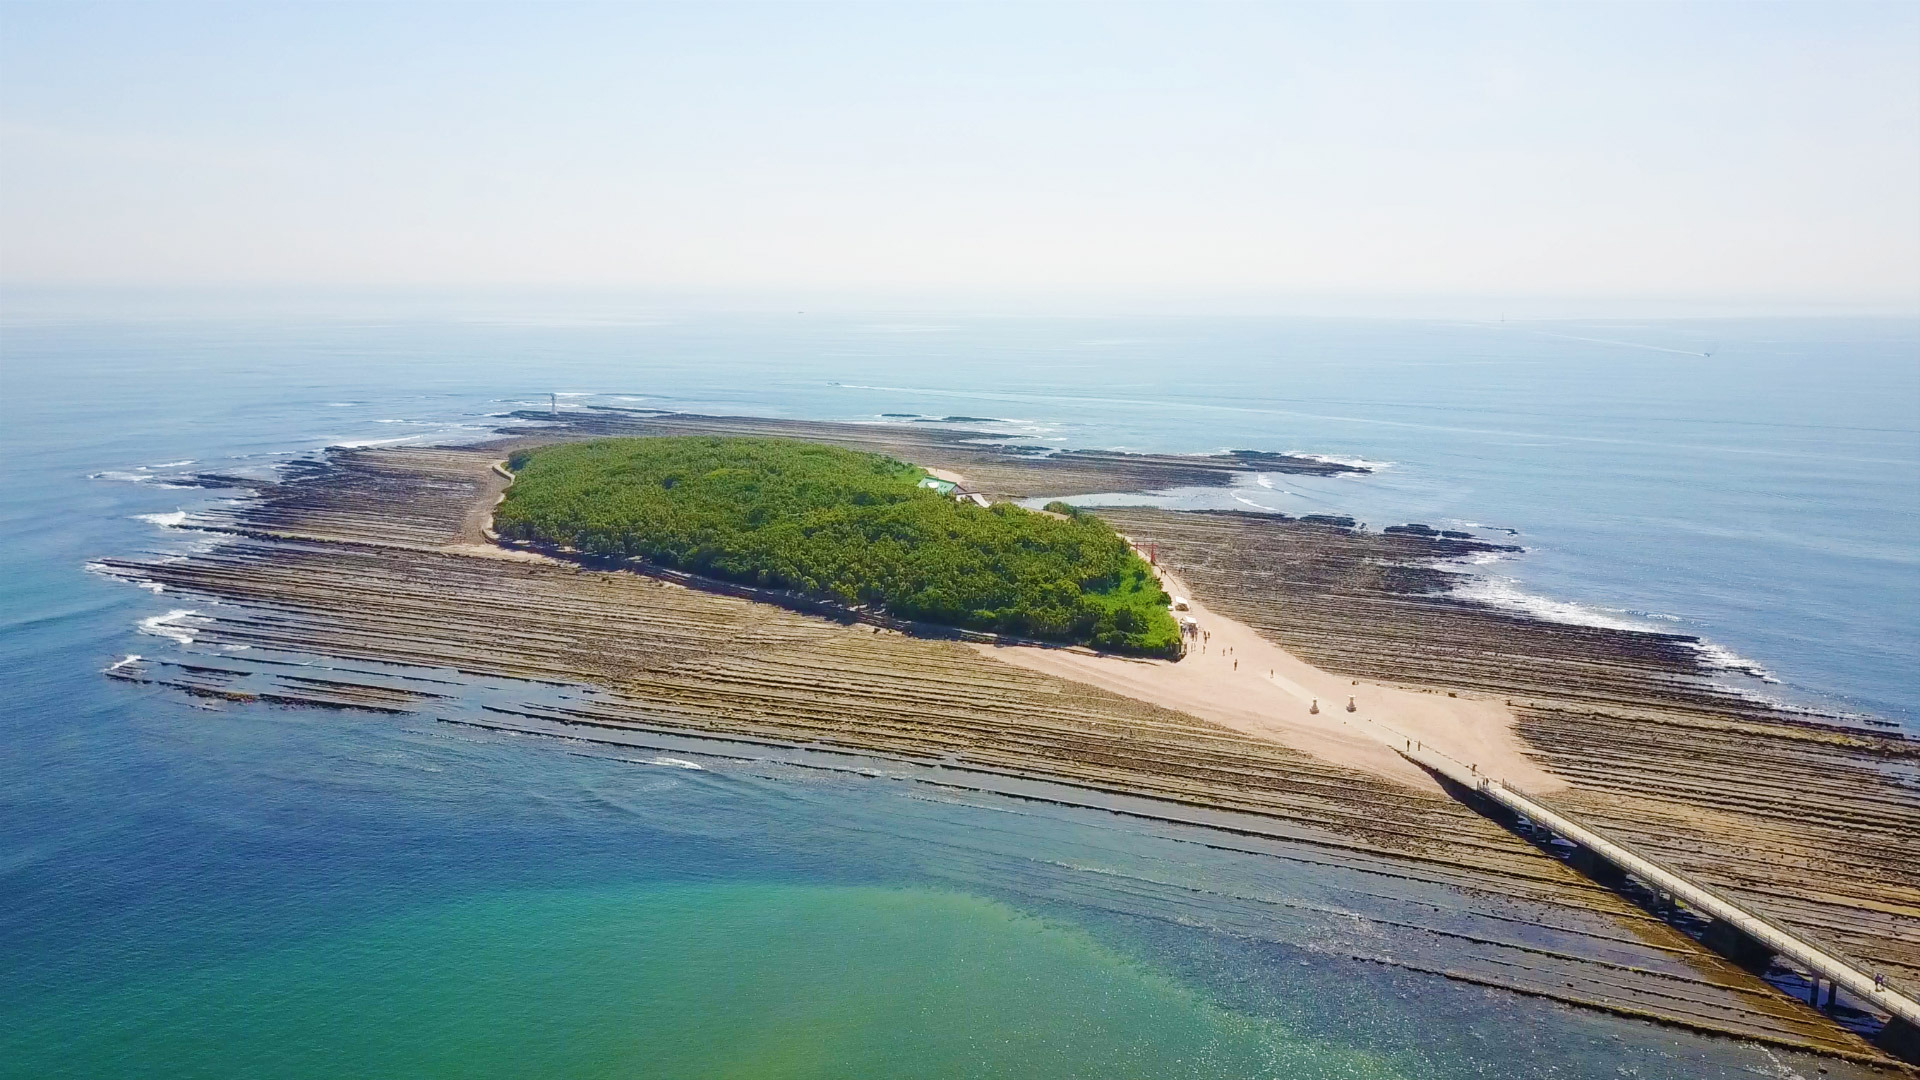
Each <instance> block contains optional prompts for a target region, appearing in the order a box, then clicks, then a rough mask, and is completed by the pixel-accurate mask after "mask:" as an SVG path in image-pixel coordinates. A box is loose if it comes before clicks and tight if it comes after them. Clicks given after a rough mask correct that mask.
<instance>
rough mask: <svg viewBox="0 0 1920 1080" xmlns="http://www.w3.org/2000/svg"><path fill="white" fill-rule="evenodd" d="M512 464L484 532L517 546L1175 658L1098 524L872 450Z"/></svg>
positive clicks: (1152, 584)
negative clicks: (937, 475)
mask: <svg viewBox="0 0 1920 1080" xmlns="http://www.w3.org/2000/svg"><path fill="white" fill-rule="evenodd" d="M511 464H512V466H513V468H514V470H515V474H516V477H515V480H514V484H513V486H512V487H511V488H509V489H508V492H507V499H506V501H505V502H503V503H502V504H501V505H500V508H499V510H498V511H497V512H496V513H495V516H494V525H495V528H496V529H497V530H498V531H499V532H500V534H501V535H502V536H506V537H509V538H512V539H517V540H535V541H544V542H548V543H555V544H560V545H564V546H568V547H572V548H574V549H576V550H579V551H583V552H589V553H593V554H599V555H622V556H638V557H642V558H645V559H648V560H650V561H653V562H656V563H659V564H662V565H666V566H672V567H676V568H678V569H682V570H689V571H693V572H695V573H700V574H707V575H711V576H713V577H718V578H724V579H727V580H731V581H738V582H745V583H749V584H756V585H767V586H772V587H775V588H785V589H794V590H798V591H801V592H805V593H809V594H813V595H816V596H824V597H831V598H833V599H837V600H839V601H841V602H844V603H847V604H855V605H865V606H869V607H872V608H875V609H878V610H884V611H886V612H888V613H891V614H894V615H898V616H902V617H905V618H910V619H922V620H926V621H930V622H939V623H945V624H948V625H952V626H963V627H969V628H972V629H978V630H991V631H998V632H1001V633H1008V634H1016V635H1020V636H1025V637H1036V638H1044V639H1048V640H1054V641H1071V642H1081V643H1085V644H1089V645H1093V646H1095V647H1096V648H1102V649H1111V650H1114V651H1119V652H1129V653H1137V654H1149V655H1162V656H1174V655H1178V653H1179V648H1180V634H1179V628H1178V627H1177V626H1176V625H1175V624H1174V622H1173V618H1172V616H1171V615H1170V614H1169V613H1168V611H1167V607H1166V605H1167V602H1168V598H1167V595H1166V593H1165V592H1163V591H1162V590H1161V589H1160V586H1159V582H1158V581H1156V580H1155V578H1154V577H1153V573H1152V571H1151V570H1150V569H1149V568H1148V567H1147V565H1146V563H1145V562H1144V561H1143V560H1142V559H1141V558H1140V557H1139V556H1138V555H1136V554H1134V553H1133V551H1132V550H1131V549H1129V548H1128V547H1127V544H1126V542H1125V541H1123V540H1121V539H1120V537H1119V536H1117V535H1116V534H1115V533H1114V531H1113V529H1112V528H1111V527H1109V526H1108V525H1107V524H1106V523H1105V522H1103V521H1101V520H1100V519H1099V518H1097V517H1094V516H1092V515H1089V514H1076V515H1074V516H1071V517H1069V518H1067V519H1065V520H1062V519H1060V518H1056V517H1050V516H1048V515H1045V514H1037V513H1033V512H1031V511H1028V510H1024V509H1021V508H1020V507H1017V506H1013V505H1010V504H1005V503H1001V504H996V505H994V506H992V507H981V506H976V505H974V504H973V503H971V502H958V501H955V500H954V499H952V498H950V497H948V496H943V495H941V494H939V493H937V492H935V491H932V490H929V489H926V488H923V487H920V486H919V483H920V481H921V480H923V479H925V478H926V473H924V472H923V471H921V470H920V469H918V468H915V467H914V466H912V465H908V464H905V463H904V462H900V461H895V460H893V459H891V458H887V457H882V456H880V455H878V454H863V453H858V452H855V451H852V450H843V449H840V448H838V447H832V446H822V445H820V444H817V443H807V442H798V441H794V440H789V439H759V438H715V437H686V438H652V439H605V440H600V441H596V442H587V443H568V444H562V445H559V446H552V447H546V448H542V449H539V450H534V451H530V452H523V453H521V454H517V455H515V456H514V458H513V460H512V462H511Z"/></svg>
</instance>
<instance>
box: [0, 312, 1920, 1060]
mask: <svg viewBox="0 0 1920 1080" xmlns="http://www.w3.org/2000/svg"><path fill="white" fill-rule="evenodd" d="M1554 335H1558V336H1554ZM1917 337H1920V335H1916V332H1915V328H1914V326H1913V325H1912V324H1894V323H1791V324H1788V323H1779V324H1771V323H1766V324H1755V323H1749V324H1737V325H1736V324H1717V325H1706V324H1697V323H1690V324H1664V325H1659V326H1646V327H1620V326H1613V327H1566V326H1558V327H1553V328H1549V329H1548V331H1547V332H1540V331H1539V330H1538V328H1536V329H1535V330H1528V331H1525V332H1524V333H1522V332H1520V331H1516V330H1514V329H1512V328H1498V327H1493V328H1489V327H1459V326H1448V325H1437V324H1330V323H1281V324H1260V323H1248V322H1236V323H1218V322H1210V323H1196V322H1189V323H1177V322H1170V321H1165V320H1161V321H1132V322H1126V321H1113V320H1108V321H1100V322H1095V321H1088V320H1053V321H1045V320H971V321H967V320H951V319H948V320H945V321H940V320H930V319H901V318H899V317H897V316H889V317H887V318H886V319H840V320H838V321H831V322H829V321H825V320H822V321H818V322H811V323H801V322H796V321H794V320H778V319H769V318H761V319H727V318H720V317H717V316H705V317H701V318H687V319H673V320H663V321H657V322H652V323H644V324H634V323H613V324H608V323H598V322H587V321H579V320H575V321H570V322H564V323H555V322H553V321H546V322H537V323H528V322H513V323H506V322H494V323H487V322H481V321H475V320H467V321H438V322H429V321H420V320H415V321H390V322H384V323H370V322H346V321H338V320H334V321H324V322H322V321H307V322H304V323H303V322H290V321H284V320H283V321H269V320H254V321H225V322H208V321H194V320H184V319H182V320H171V321H154V322H146V323H125V322H123V323H102V322H92V323H83V324H75V323H49V322H38V323H24V322H16V323H15V324H13V325H9V326H7V327H6V328H5V332H4V336H3V337H0V359H3V360H4V365H5V385H6V390H7V399H8V406H9V410H10V412H9V420H8V423H7V424H6V426H5V429H4V431H3V432H0V437H3V438H4V440H5V449H6V453H7V456H8V461H9V468H10V474H9V475H10V483H9V484H8V485H7V486H6V487H5V488H4V489H0V535H4V536H5V537H6V540H5V544H6V551H5V562H6V566H7V573H6V574H5V575H3V576H0V596H4V605H0V671H4V672H5V673H6V675H7V687H8V694H7V696H6V699H5V701H4V704H0V746H4V747H5V749H4V751H0V985H4V986H6V987H8V988H9V989H8V992H7V993H6V994H4V995H0V1075H7V1076H21V1077H27V1076H35V1077H38V1076H56V1075H74V1076H124V1075H146V1076H168V1077H171V1076H232V1077H241V1076H247V1077H251V1076H263V1075H275V1076H279V1075H287V1076H297V1075H317V1074H325V1075H349V1074H355V1075H396V1076H399V1075H463V1076H464V1075H476V1076H477V1075H508V1074H510V1075H547V1076H618V1075H650V1076H678V1075H686V1076H706V1075H711V1076H809V1075H840V1076H894V1075H915V1076H996V1075H1001V1076H1089V1077H1093V1076H1101V1077H1106V1076H1287V1077H1292V1076H1301V1077H1314V1076H1362V1077H1370V1076H1417V1077H1466V1076H1564V1077H1601V1076H1618V1075H1622V1074H1623V1071H1624V1075H1634V1076H1646V1077H1654V1076H1674V1077H1716V1076H1747V1075H1780V1073H1779V1071H1778V1070H1779V1069H1780V1068H1784V1067H1787V1065H1791V1066H1792V1067H1794V1068H1798V1069H1799V1070H1800V1071H1801V1072H1803V1073H1811V1072H1812V1069H1811V1067H1810V1066H1808V1065H1807V1064H1806V1063H1804V1062H1798V1063H1795V1062H1791V1061H1787V1062H1786V1063H1785V1064H1783V1058H1782V1057H1781V1056H1780V1055H1777V1054H1770V1053H1768V1052H1766V1051H1762V1050H1759V1049H1757V1048H1754V1047H1748V1046H1741V1045H1738V1044H1733V1043H1728V1042H1722V1041H1717V1040H1710V1039H1701V1038H1695V1037H1692V1036H1686V1035H1683V1034H1681V1033H1676V1032H1671V1031H1666V1030H1663V1029H1657V1028H1652V1027H1649V1026H1646V1025H1640V1024H1634V1023H1629V1022H1624V1021H1615V1020H1610V1019H1608V1018H1605V1017H1600V1016H1594V1015H1589V1014H1585V1013H1578V1012H1574V1011H1571V1010H1566V1009H1561V1008H1558V1007H1555V1006H1551V1005H1547V1004H1544V1003H1539V1002H1533V1001H1528V1000H1525V999H1517V998H1513V997H1510V996H1507V995H1502V994H1499V993H1495V992H1490V991H1484V990H1479V989H1476V988H1473V987H1468V986H1460V985H1454V984H1450V983H1447V982H1445V981H1443V980H1437V979H1432V978H1427V977H1422V976H1415V975H1411V974H1408V973H1405V972H1400V971H1396V970H1394V969H1391V968H1387V967H1383V966H1379V965H1372V964H1366V963H1360V962H1356V961H1353V960H1351V959H1350V958H1349V957H1350V956H1351V955H1352V954H1354V953H1357V952H1364V951H1365V942H1364V941H1363V940H1361V939H1360V938H1358V937H1355V936H1354V935H1355V934H1357V933H1359V932H1360V931H1358V930H1355V929H1352V928H1350V927H1348V926H1346V925H1343V924H1342V923H1341V922H1340V921H1339V920H1331V921H1326V922H1307V921H1302V919H1301V917H1300V916H1298V915H1297V914H1289V912H1290V911H1296V910H1297V909H1289V908H1287V907H1286V906H1285V905H1283V904H1278V903H1275V902H1274V901H1276V900H1288V901H1292V900H1298V901H1304V902H1310V903H1311V904H1316V905H1322V906H1327V907H1346V908H1350V909H1353V910H1366V906H1367V905H1368V904H1369V903H1371V902H1372V901H1370V900H1369V899H1368V896H1369V893H1370V891H1373V890H1376V889H1377V885H1376V884H1373V883H1368V882H1365V881H1360V880H1353V879H1349V878H1348V877H1343V876H1342V875H1341V874H1340V873H1337V872H1335V871H1333V870H1331V869H1328V868H1314V867H1310V866H1306V865H1303V864H1298V863H1290V862H1284V861H1276V860H1273V859H1270V858H1266V857H1263V856H1260V855H1257V854H1248V853H1236V852H1230V851H1223V850H1216V849H1214V848H1211V847H1208V846H1206V845H1204V844H1201V843H1198V842H1196V840H1197V839H1198V838H1197V837H1196V836H1194V835H1191V834H1190V833H1187V832H1182V831H1181V830H1173V829H1166V828H1155V827H1149V826H1148V825H1146V824H1144V823H1139V822H1135V821H1130V820H1127V819H1117V818H1112V817H1110V816H1107V815H1104V814H1102V813H1100V812H1098V811H1092V810H1069V809H1066V808H1060V807H1052V808H1048V807H1043V806H1040V805H1038V804H1032V803H1022V802H1018V801H1014V800H1003V799H997V798H994V797H990V796H985V795H981V796H977V797H968V798H959V797H956V796H952V795H950V794H945V795H943V794H939V793H936V792H934V791H932V790H930V789H927V788H925V787H923V786H919V785H915V784H912V783H908V782H903V781H901V780H898V779H889V778H885V777H878V778H867V777H859V776H849V775H844V774H829V773H823V772H821V771H819V770H808V769H803V768H794V767H788V766H785V765H780V764H777V763H769V762H738V761H730V760H728V759H725V758H722V757H717V756H704V755H702V754H701V753H700V752H699V747H698V746H692V747H691V748H688V749H684V750H676V751H675V752H674V753H673V755H672V757H673V759H674V760H673V761H667V762H664V763H657V762H656V758H655V757H654V756H653V755H634V754H631V753H627V754H621V753H618V752H614V751H608V750H604V749H598V748H593V747H588V746H584V745H577V744H562V743H555V742H553V741H551V740H544V739H532V738H520V737H512V736H505V735H496V734H490V733H486V732H476V731H473V730H471V729H462V728H455V727H452V726H450V725H445V724H439V723H436V722H435V720H434V718H433V717H432V716H416V717H406V718H400V719H397V720H396V719H385V718H378V719H376V718H368V717H361V716H354V715H336V714H328V713H315V712H297V711H286V710H279V709H273V708H256V707H225V708H208V707H205V706H204V703H200V704H196V703H194V702H191V701H187V700H183V699H181V698H179V697H178V696H175V695H171V694H168V693H164V692H153V691H149V690H146V689H143V688H140V687H136V686H128V685H125V684H121V683H118V682H115V681H112V680H108V679H105V678H103V677H102V676H101V675H100V674H99V672H100V670H101V669H102V668H104V667H106V666H107V665H109V664H111V663H113V662H115V661H116V660H118V659H120V658H121V657H123V656H125V655H127V654H129V653H146V654H150V655H151V654H157V653H161V652H163V651H165V650H171V649H176V648H179V646H177V645H176V644H175V643H174V642H171V641H169V640H167V639H165V638H162V637H156V636H154V635H152V634H147V633H142V632H140V631H139V630H138V629H137V627H138V625H139V623H140V621H141V620H143V619H148V618H151V617H153V616H155V615H161V614H164V613H166V612H168V611H170V610H174V609H177V608H186V607H192V606H193V605H194V604H195V603H200V602H201V601H195V600H193V599H190V598H182V597H177V596H172V595H153V594H150V593H147V592H143V591H140V590H136V589H133V588H130V587H128V586H126V585H124V584H120V583H116V582H112V581H109V580H106V579H104V578H101V577H99V576H96V575H93V574H89V573H86V572H85V571H84V569H83V567H84V565H85V563H86V562H87V561H88V560H90V559H93V558H96V557H99V556H102V555H109V554H112V555H124V554H129V553H137V552H142V551H150V552H156V553H161V554H165V553H168V552H177V551H181V550H184V549H186V548H188V547H191V546H192V545H194V544H197V543H201V542H203V540H202V538H200V537H197V536H196V535H195V534H191V533H184V532H179V531H173V530H168V529H166V528H164V527H161V526H160V525H159V524H157V523H156V522H157V521H164V520H167V519H165V518H159V519H144V520H143V519H142V515H165V514H171V513H174V512H177V511H181V510H187V511H191V510H192V509H194V508H195V507H197V506H203V505H206V504H207V503H208V502H210V501H213V500H217V499H220V498H224V497H226V496H225V495H224V494H222V493H209V492H204V491H199V490H180V489H170V488H167V487H165V486H164V485H163V484H162V483H160V482H158V481H159V480H160V479H161V478H164V477H165V476H166V475H169V474H170V473H173V472H178V471H181V470H192V469H211V470H215V471H255V472H264V471H270V470H271V468H272V467H273V466H274V465H276V464H277V463H279V462H284V461H286V460H288V459H289V458H290V457H292V456H294V455H298V454H302V453H307V452H311V451H312V450H314V449H317V448H319V447H321V446H324V445H327V444H329V443H335V442H341V441H369V440H392V439H405V440H411V441H433V440H437V439H442V438H448V437H475V436H478V435H480V434H482V433H483V432H484V431H485V430H486V429H487V428H488V427H489V426H491V425H492V424H493V423H495V422H497V421H495V420H492V419H489V416H488V414H491V413H499V412H504V411H507V410H509V409H511V408H514V407H517V404H518V403H522V402H534V401H540V402H541V403H544V401H545V398H544V394H545V393H546V392H548V391H559V392H565V393H569V394H573V395H580V396H574V397H569V398H563V399H562V401H563V402H569V403H575V404H577V403H583V402H590V401H600V402H605V403H610V404H639V405H650V406H657V407H668V408H690V409H699V410H707V411H730V412H749V413H763V414H778V415H795V416H812V417H821V418H829V419H877V418H878V414H880V413H884V412H921V413H928V414H935V415H946V414H950V413H964V414H969V415H979V416H999V417H1005V418H1008V419H1009V420H1010V421H1016V422H1017V423H1015V424H1013V425H1011V426H1013V427H1015V428H1017V429H1018V430H1021V431H1024V432H1027V433H1030V434H1032V435H1034V436H1035V437H1037V438H1039V439H1042V440H1047V441H1051V442H1053V443H1055V444H1069V445H1091V446H1124V447H1132V448H1138V449H1167V450H1205V449H1213V448H1218V447H1224V446H1250V447H1257V448H1263V449H1275V450H1302V451H1310V452H1321V453H1332V454H1339V455H1349V456H1355V457H1361V458H1366V459H1369V460H1374V461H1390V462H1392V463H1393V464H1392V465H1391V467H1389V468H1386V469H1385V470H1384V471H1382V472H1380V473H1378V474H1375V475H1374V476H1371V477H1366V478H1361V479H1357V480H1340V481H1315V482H1308V483H1302V482H1299V481H1297V480H1295V479H1292V478H1266V479H1267V481H1268V484H1270V485H1271V486H1267V485H1263V484H1261V483H1260V482H1259V481H1258V480H1253V479H1250V480H1249V481H1248V483H1247V485H1246V486H1245V487H1243V488H1241V489H1237V490H1234V491H1231V492H1210V493H1201V492H1195V493H1182V494H1177V495H1176V496H1174V498H1175V499H1176V500H1178V501H1184V502H1187V503H1193V504H1200V503H1205V502H1206V501H1207V500H1215V501H1219V502H1221V503H1222V504H1223V505H1243V504H1242V503H1240V502H1239V501H1238V500H1241V499H1244V500H1249V501H1252V502H1256V503H1264V504H1265V505H1272V506H1276V507H1278V508H1281V509H1286V510H1289V511H1293V512H1301V511H1304V510H1309V509H1312V510H1327V511H1351V512H1356V513H1358V514H1360V516H1362V517H1363V518H1366V519H1367V520H1370V521H1373V522H1375V523H1376V524H1381V523H1386V522H1390V521H1395V520H1408V519H1412V520H1426V521H1430V522H1432V523H1434V524H1441V523H1443V522H1450V521H1456V520H1468V521H1476V522H1481V523H1483V524H1485V525H1497V526H1503V527H1508V528H1513V529H1517V530H1518V531H1519V533H1520V539H1521V542H1522V543H1525V544H1527V545H1528V547H1529V548H1530V549H1531V550H1530V552H1529V554H1528V555H1527V556H1526V557H1524V558H1522V559H1519V560H1515V561H1513V562H1511V563H1505V564H1500V565H1498V566H1494V567H1488V568H1483V570H1484V571H1486V572H1488V573H1490V574H1492V575H1495V576H1494V577H1491V578H1489V581H1490V582H1492V584H1491V585H1490V586H1489V588H1490V589H1491V590H1492V592H1493V594H1494V595H1499V596H1503V597H1505V598H1506V599H1507V600H1508V601H1509V602H1515V603H1539V602H1543V601H1555V602H1562V603H1568V604H1573V605H1578V607H1577V608H1574V609H1572V610H1571V611H1570V612H1569V614H1571V615H1572V616H1574V617H1605V618H1622V619H1634V620H1643V621H1647V622H1650V623H1652V624H1657V625H1661V626H1665V627H1668V628H1679V629H1683V630H1688V631H1692V632H1700V633H1704V634H1706V635H1707V636H1708V637H1710V638H1711V639H1712V640H1713V641H1715V642H1716V643H1718V644H1719V645H1721V646H1722V647H1723V648H1725V649H1726V650H1728V651H1729V652H1733V653H1737V654H1739V655H1741V656H1743V657H1746V658H1747V659H1748V660H1751V661H1753V662H1754V663H1755V664H1756V665H1758V666H1760V667H1763V668H1765V669H1766V670H1768V671H1770V672H1771V673H1772V674H1773V677H1775V678H1777V679H1778V680H1779V681H1778V682H1763V681H1761V680H1758V679H1753V678H1749V677H1746V676H1741V675H1739V674H1737V673H1734V672H1731V671H1730V672H1728V674H1727V678H1728V679H1729V680H1735V681H1739V682H1740V684H1741V685H1744V686H1748V687H1750V688H1751V689H1753V690H1755V691H1757V692H1765V693H1776V694H1780V695H1782V696H1796V697H1800V698H1804V699H1807V700H1814V701H1819V702H1822V703H1828V704H1832V705H1835V706H1836V707H1843V708H1859V709H1870V710H1872V711H1874V712H1878V713H1880V714H1882V715H1888V716H1892V717H1894V718H1895V719H1904V718H1906V717H1908V716H1910V710H1911V706H1912V704H1913V703H1914V702H1915V701H1916V700H1917V699H1920V694H1916V687H1915V684H1914V674H1913V673H1914V671H1915V670H1920V664H1916V663H1914V660H1915V659H1916V657H1920V651H1917V650H1916V639H1917V638H1920V633H1916V628H1915V627H1914V625H1913V619H1912V612H1913V611H1914V610H1916V609H1920V603H1917V602H1916V601H1917V600H1920V593H1916V588H1917V586H1916V582H1915V574H1914V565H1915V557H1914V554H1913V547H1912V544H1911V540H1910V537H1911V535H1913V533H1912V528H1913V526H1914V525H1915V524H1916V502H1917V501H1920V500H1916V498H1915V479H1914V478H1915V475H1916V470H1915V469H1914V468H1913V465H1914V463H1915V462H1916V461H1920V453H1917V452H1916V449H1915V446H1916V436H1915V427H1914V422H1913V419H1912V418H1913V416H1914V415H1915V410H1913V409H1912V408H1911V405H1912V404H1913V399H1914V388H1915V382H1914V379H1915V375H1914V368H1915V365H1914V349H1915V341H1916V338H1917ZM1580 339H1599V340H1598V341H1595V340H1580ZM1618 340H1625V341H1629V342H1631V344H1629V345H1624V346H1623V345H1618V344H1607V342H1609V341H1618ZM1698 342H1709V344H1711V345H1713V346H1715V348H1714V349H1713V351H1714V356H1713V357H1711V358H1706V357H1699V356H1694V357H1692V358H1689V357H1687V356H1686V355H1685V348H1684V347H1685V346H1688V345H1690V344H1694V343H1698ZM1660 349H1672V350H1678V351H1673V352H1661V351H1659V350H1660ZM1700 351H1706V347H1705V346H1703V347H1702V348H1701V350H1700ZM587 395H592V396H587ZM631 399H639V400H631ZM189 459H191V460H192V462H193V464H191V465H181V464H176V463H179V462H183V461H187V460H189ZM1499 535H1505V534H1499ZM1500 590H1505V592H1504V593H1503V592H1500ZM189 648H191V647H189ZM474 692H475V693H478V692H479V691H478V690H477V689H476V690H475V691H474ZM687 764H700V765H701V766H702V768H699V769H691V768H686V767H683V766H684V765H687ZM1248 897H1257V898H1260V899H1259V900H1258V901H1257V902H1256V901H1254V900H1248V899H1245V898H1248Z"/></svg>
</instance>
